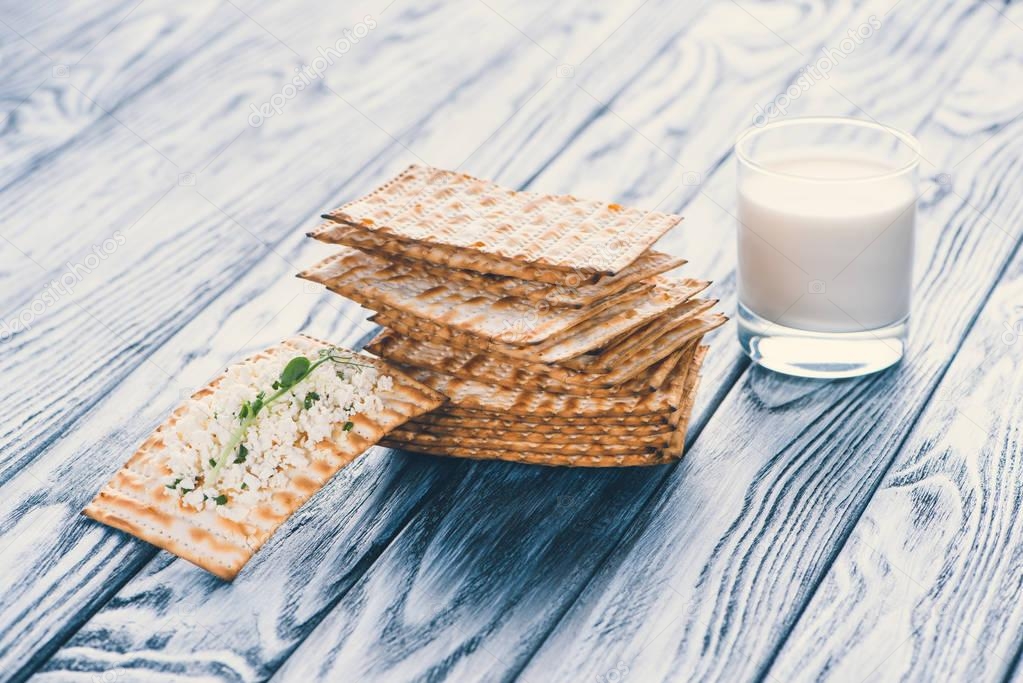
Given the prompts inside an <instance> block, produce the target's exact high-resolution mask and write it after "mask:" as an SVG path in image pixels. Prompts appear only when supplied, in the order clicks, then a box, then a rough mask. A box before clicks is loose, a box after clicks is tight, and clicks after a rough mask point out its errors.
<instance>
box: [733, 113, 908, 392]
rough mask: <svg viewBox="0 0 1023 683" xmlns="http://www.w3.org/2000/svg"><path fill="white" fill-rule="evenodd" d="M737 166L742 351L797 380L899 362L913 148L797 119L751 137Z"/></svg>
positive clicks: (872, 133)
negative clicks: (795, 377) (796, 377)
mask: <svg viewBox="0 0 1023 683" xmlns="http://www.w3.org/2000/svg"><path fill="white" fill-rule="evenodd" d="M735 156H736V159H737V160H738V175H737V181H736V182H737V190H738V214H737V217H738V271H737V273H738V290H739V292H738V294H739V296H738V299H739V306H738V315H737V318H738V330H739V343H740V344H741V345H742V348H743V350H744V351H745V352H746V353H747V354H748V355H749V357H750V358H751V359H752V360H753V361H754V362H756V363H758V364H760V365H762V366H764V367H766V368H769V369H771V370H775V371H778V372H782V373H785V374H790V375H797V376H801V377H820V378H838V377H854V376H858V375H864V374H867V373H871V372H877V371H878V370H882V369H884V368H887V367H889V366H891V365H893V364H895V363H897V362H898V361H899V360H901V359H902V357H903V355H904V354H905V350H906V342H907V335H908V331H909V308H910V294H911V288H912V279H913V243H914V233H915V223H916V204H917V198H918V193H917V182H918V177H917V176H918V166H919V161H920V145H919V143H918V142H917V140H916V138H914V137H913V136H912V135H910V134H909V133H906V132H904V131H901V130H898V129H895V128H892V127H890V126H885V125H881V124H879V123H874V122H870V121H862V120H858V119H852V118H840V117H839V118H836V117H813V118H794V119H787V120H783V121H778V122H773V123H768V124H767V125H765V126H762V127H758V128H751V129H749V130H747V131H746V132H745V133H743V134H742V135H741V136H740V137H739V139H738V140H737V142H736V144H735Z"/></svg>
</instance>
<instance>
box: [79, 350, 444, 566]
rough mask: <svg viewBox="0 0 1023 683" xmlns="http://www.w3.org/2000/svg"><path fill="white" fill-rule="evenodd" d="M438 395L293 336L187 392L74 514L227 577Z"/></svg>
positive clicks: (360, 358) (367, 360) (374, 364)
mask: <svg viewBox="0 0 1023 683" xmlns="http://www.w3.org/2000/svg"><path fill="white" fill-rule="evenodd" d="M300 357H301V358H304V359H305V360H300ZM303 370H304V373H303ZM296 379H297V381H295V380H296ZM292 382H295V383H294V384H292ZM443 402H444V397H443V396H442V395H440V394H438V393H437V392H435V391H433V390H431V389H429V388H428V387H426V386H424V385H422V384H420V383H419V382H416V381H415V380H413V379H411V378H409V377H408V376H407V375H405V374H403V373H401V372H399V371H398V370H395V369H394V368H391V367H390V366H389V365H387V364H386V363H384V362H383V361H380V360H378V359H376V358H372V357H369V356H365V355H362V354H356V353H354V352H351V351H347V350H345V349H338V348H337V347H333V346H331V345H329V344H327V343H326V342H322V341H319V340H316V339H313V338H311V337H307V336H304V335H303V336H298V337H293V338H291V339H287V340H285V341H283V342H281V343H280V344H277V345H275V346H273V347H271V348H269V349H267V350H265V351H262V352H260V353H257V354H255V355H253V356H251V357H249V358H246V359H245V360H243V361H241V362H239V363H236V364H234V365H232V366H230V367H229V368H228V369H227V370H226V371H224V373H222V374H221V375H220V376H218V377H217V378H216V379H214V380H213V381H212V382H210V383H209V384H208V385H207V386H205V387H203V388H202V389H200V390H199V391H197V392H196V393H194V394H193V395H192V396H191V398H189V399H188V400H186V401H185V402H184V403H183V404H182V405H181V406H179V407H178V408H177V409H176V410H175V411H174V412H173V413H172V414H171V415H170V417H169V418H168V419H167V420H166V421H165V422H164V423H163V424H161V425H160V426H159V427H158V428H157V429H156V430H155V431H154V432H153V433H152V434H151V435H150V436H149V438H147V439H146V440H145V441H144V442H143V443H142V445H141V446H140V447H139V449H138V450H137V451H136V452H135V454H134V455H133V456H132V457H131V458H130V459H129V460H128V462H127V463H126V464H125V465H124V467H122V468H121V469H120V470H119V471H118V472H117V473H116V474H115V475H114V477H113V479H111V480H110V482H108V483H107V484H106V486H104V487H103V489H102V490H100V492H99V493H98V494H97V495H96V497H95V498H94V499H93V500H92V502H90V503H89V505H88V506H86V508H85V510H84V511H83V513H84V514H85V515H86V516H88V517H91V518H92V519H95V520H97V521H99V522H102V523H104V524H107V525H109V526H112V527H114V528H117V529H120V530H122V531H126V532H128V533H130V534H132V535H134V536H137V537H139V538H141V539H143V540H145V541H148V542H150V543H152V544H154V545H156V546H159V547H160V548H163V549H165V550H168V551H170V552H172V553H174V554H175V555H177V556H179V557H182V558H184V559H186V560H188V561H190V562H192V563H194V564H196V565H198V566H200V567H202V568H203V569H206V570H207V571H209V572H212V573H213V574H216V575H217V576H219V577H220V578H222V579H226V580H228V581H230V580H232V579H234V577H235V576H236V575H237V574H238V572H239V571H240V570H241V568H242V567H243V566H244V565H245V563H246V562H248V561H249V560H250V559H251V558H252V556H253V554H255V552H256V551H257V550H258V549H259V548H260V547H261V546H262V545H263V544H264V543H265V542H266V540H267V539H268V538H269V537H270V535H271V534H273V532H274V531H275V530H276V529H277V528H278V527H279V526H280V525H281V524H282V523H284V521H285V520H287V519H288V517H290V516H291V515H292V514H293V513H294V512H295V511H296V510H297V509H298V508H299V507H300V506H301V505H302V504H303V503H304V502H305V501H306V500H308V499H309V498H310V497H311V496H312V495H313V494H314V493H316V492H317V491H318V490H319V489H320V488H322V487H323V485H324V484H326V483H327V481H328V480H329V479H330V478H331V477H332V476H334V474H336V473H337V472H338V470H340V469H341V468H342V467H344V466H345V465H347V464H348V463H349V462H351V461H352V460H353V459H355V457H356V456H358V455H359V454H361V453H362V452H363V451H365V450H366V449H367V448H369V447H370V446H372V445H373V444H375V443H377V442H378V441H380V440H381V439H382V438H383V437H384V436H385V435H386V434H387V433H388V432H390V431H392V430H393V429H395V428H397V427H399V426H401V425H402V424H404V423H405V422H407V421H408V420H410V419H412V418H414V417H417V416H419V415H422V414H423V413H426V412H429V411H430V410H433V409H434V408H436V407H437V406H439V405H440V404H441V403H443Z"/></svg>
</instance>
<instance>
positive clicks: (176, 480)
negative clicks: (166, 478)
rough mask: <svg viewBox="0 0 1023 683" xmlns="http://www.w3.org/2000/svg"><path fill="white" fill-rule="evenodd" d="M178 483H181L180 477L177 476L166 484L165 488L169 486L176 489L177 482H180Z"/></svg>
mask: <svg viewBox="0 0 1023 683" xmlns="http://www.w3.org/2000/svg"><path fill="white" fill-rule="evenodd" d="M180 483H181V477H178V478H177V479H175V480H174V483H173V484H167V488H169V489H176V488H177V487H178V484H180Z"/></svg>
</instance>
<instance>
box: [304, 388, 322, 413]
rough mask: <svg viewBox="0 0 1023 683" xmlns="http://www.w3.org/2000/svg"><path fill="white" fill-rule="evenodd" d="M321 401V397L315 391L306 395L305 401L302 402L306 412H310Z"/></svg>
mask: <svg viewBox="0 0 1023 683" xmlns="http://www.w3.org/2000/svg"><path fill="white" fill-rule="evenodd" d="M319 400H320V395H319V394H317V393H316V392H315V391H310V392H309V393H308V394H306V395H305V400H304V401H302V405H303V406H305V409H306V410H309V409H310V408H312V407H313V404H314V403H316V402H317V401H319Z"/></svg>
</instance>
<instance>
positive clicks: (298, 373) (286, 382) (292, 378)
mask: <svg viewBox="0 0 1023 683" xmlns="http://www.w3.org/2000/svg"><path fill="white" fill-rule="evenodd" d="M310 365H312V363H310V362H309V359H308V358H306V357H305V356H295V357H294V358H292V359H291V360H290V361H288V364H287V365H285V366H284V370H282V371H281V378H280V380H278V381H279V382H280V383H281V387H282V388H284V389H290V388H291V387H293V386H295V385H296V384H298V383H299V382H300V381H302V378H303V377H305V376H306V373H308V372H309V366H310Z"/></svg>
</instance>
